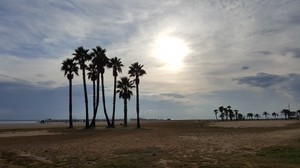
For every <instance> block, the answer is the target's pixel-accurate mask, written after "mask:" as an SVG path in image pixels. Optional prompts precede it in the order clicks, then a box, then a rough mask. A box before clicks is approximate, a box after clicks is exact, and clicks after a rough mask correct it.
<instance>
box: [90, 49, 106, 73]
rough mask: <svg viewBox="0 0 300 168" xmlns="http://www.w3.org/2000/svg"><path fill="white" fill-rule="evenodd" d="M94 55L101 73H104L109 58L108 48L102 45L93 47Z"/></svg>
mask: <svg viewBox="0 0 300 168" xmlns="http://www.w3.org/2000/svg"><path fill="white" fill-rule="evenodd" d="M92 50H93V52H92V56H94V59H93V63H94V64H96V65H97V68H98V71H99V73H102V74H103V73H104V71H105V69H104V67H105V66H106V65H107V64H108V62H109V59H108V58H107V56H106V54H105V53H106V50H105V49H103V48H101V47H100V46H96V48H93V49H92Z"/></svg>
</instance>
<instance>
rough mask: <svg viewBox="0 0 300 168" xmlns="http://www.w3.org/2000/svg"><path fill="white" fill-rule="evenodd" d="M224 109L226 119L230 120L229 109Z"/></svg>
mask: <svg viewBox="0 0 300 168" xmlns="http://www.w3.org/2000/svg"><path fill="white" fill-rule="evenodd" d="M223 111H224V113H225V117H226V121H227V120H228V109H227V108H225V107H224V108H223Z"/></svg>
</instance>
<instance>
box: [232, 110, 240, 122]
mask: <svg viewBox="0 0 300 168" xmlns="http://www.w3.org/2000/svg"><path fill="white" fill-rule="evenodd" d="M233 111H234V113H235V120H238V119H239V110H233Z"/></svg>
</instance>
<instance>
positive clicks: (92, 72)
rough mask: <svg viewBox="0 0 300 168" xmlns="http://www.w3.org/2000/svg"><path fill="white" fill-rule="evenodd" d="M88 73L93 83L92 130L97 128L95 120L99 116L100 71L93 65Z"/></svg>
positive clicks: (88, 68)
mask: <svg viewBox="0 0 300 168" xmlns="http://www.w3.org/2000/svg"><path fill="white" fill-rule="evenodd" d="M87 70H88V71H89V72H88V79H90V80H91V81H92V82H93V120H92V122H91V124H90V126H89V127H90V128H93V127H95V120H94V119H96V115H97V109H96V81H97V79H98V71H97V67H96V65H95V64H93V63H91V64H90V65H89V67H87Z"/></svg>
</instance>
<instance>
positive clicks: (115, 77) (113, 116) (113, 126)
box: [111, 76, 117, 128]
mask: <svg viewBox="0 0 300 168" xmlns="http://www.w3.org/2000/svg"><path fill="white" fill-rule="evenodd" d="M116 89H117V76H114V97H113V114H112V119H111V127H112V128H115V111H116V93H117V91H116Z"/></svg>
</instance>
